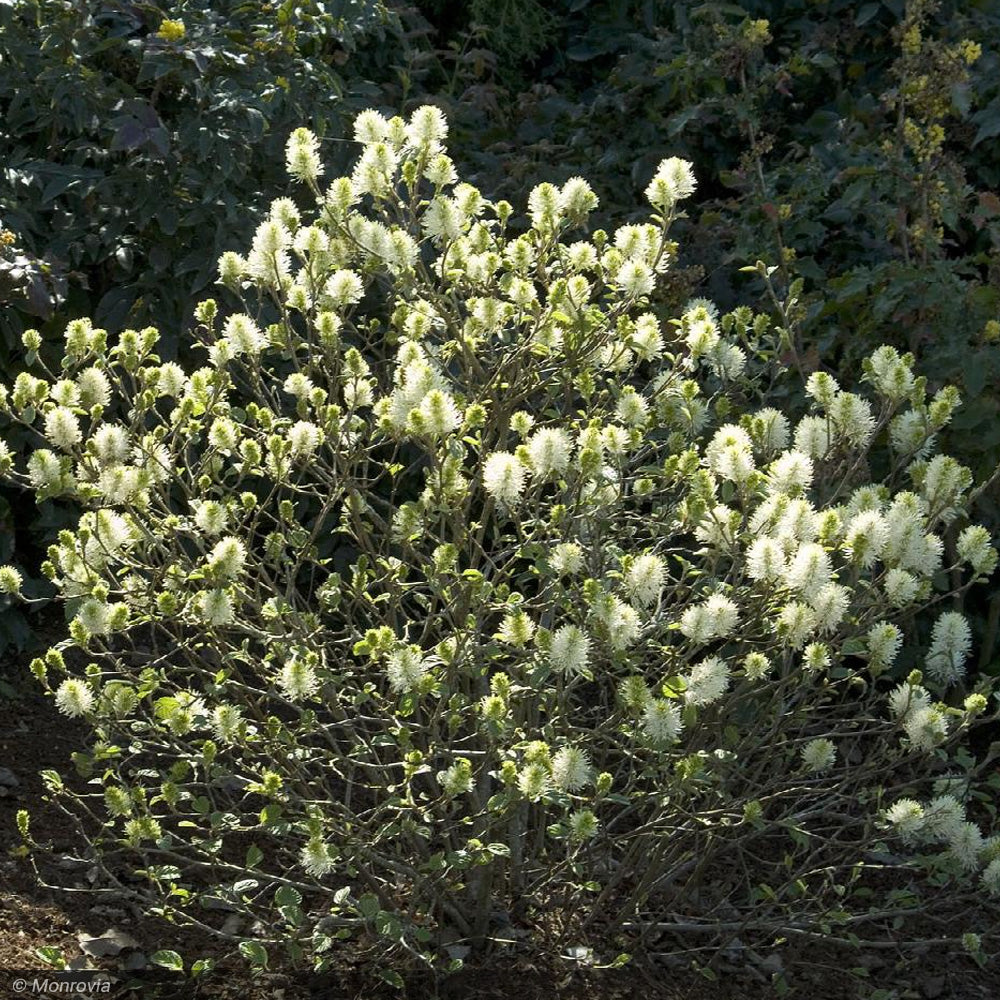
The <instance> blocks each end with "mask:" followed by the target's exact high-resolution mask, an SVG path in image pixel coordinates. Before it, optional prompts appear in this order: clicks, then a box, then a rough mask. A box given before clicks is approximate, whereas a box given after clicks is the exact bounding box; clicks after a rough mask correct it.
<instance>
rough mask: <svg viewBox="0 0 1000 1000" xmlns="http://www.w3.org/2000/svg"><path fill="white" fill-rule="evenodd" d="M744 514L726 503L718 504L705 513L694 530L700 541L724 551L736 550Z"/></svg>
mask: <svg viewBox="0 0 1000 1000" xmlns="http://www.w3.org/2000/svg"><path fill="white" fill-rule="evenodd" d="M742 521H743V515H742V514H741V513H740V512H739V511H734V510H733V509H732V508H731V507H727V506H726V505H725V504H723V503H720V504H716V505H715V506H714V507H712V508H711V509H710V510H708V511H707V512H706V513H705V516H704V517H703V518H702V519H701V521H699V522H698V526H697V527H696V528H695V530H694V535H695V538H697V539H698V541H699V542H704V543H705V544H706V545H711V546H713V547H715V548H717V549H721V550H722V551H723V552H734V551H735V550H736V543H737V539H738V538H739V535H740V527H741V525H742Z"/></svg>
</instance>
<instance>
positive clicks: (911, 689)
mask: <svg viewBox="0 0 1000 1000" xmlns="http://www.w3.org/2000/svg"><path fill="white" fill-rule="evenodd" d="M930 704H931V696H930V695H929V694H928V693H927V691H926V689H925V688H923V687H921V686H920V685H919V684H911V683H910V682H909V681H903V683H902V684H899V685H898V686H897V687H895V688H893V689H892V691H890V692H889V711H890V712H891V713H892V717H893V718H894V719H899V720H900V721H904V720H905V719H906V718H907V717H908V716H909V715H910V714H911V713H912V712H916V711H919V710H920V709H922V708H928V707H929V706H930Z"/></svg>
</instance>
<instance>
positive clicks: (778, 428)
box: [752, 406, 812, 481]
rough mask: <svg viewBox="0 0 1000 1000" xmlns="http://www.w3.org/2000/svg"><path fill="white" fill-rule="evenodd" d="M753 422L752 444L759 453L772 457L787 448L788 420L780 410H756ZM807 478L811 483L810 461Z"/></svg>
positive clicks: (767, 408) (769, 408)
mask: <svg viewBox="0 0 1000 1000" xmlns="http://www.w3.org/2000/svg"><path fill="white" fill-rule="evenodd" d="M753 420H754V429H753V432H752V433H753V439H754V443H755V444H756V445H757V447H758V448H759V449H760V450H761V451H763V452H766V453H767V454H770V455H774V454H776V453H777V452H779V451H784V450H785V449H786V448H787V447H788V435H789V426H788V418H787V417H786V416H785V415H784V414H783V413H782V412H781V411H780V410H776V409H774V408H773V407H770V406H768V407H766V408H765V409H763V410H758V411H757V412H756V413H755V414H754V415H753ZM790 454H801V452H791V453H790ZM807 457H808V456H807ZM809 478H810V481H811V480H812V462H811V461H810V463H809Z"/></svg>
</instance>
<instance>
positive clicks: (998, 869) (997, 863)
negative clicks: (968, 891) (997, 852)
mask: <svg viewBox="0 0 1000 1000" xmlns="http://www.w3.org/2000/svg"><path fill="white" fill-rule="evenodd" d="M983 888H984V889H985V890H986V891H987V892H988V893H989V894H990V895H991V896H998V895H1000V858H994V859H993V860H992V861H991V862H990V863H989V864H988V865H987V866H986V868H985V869H984V871H983Z"/></svg>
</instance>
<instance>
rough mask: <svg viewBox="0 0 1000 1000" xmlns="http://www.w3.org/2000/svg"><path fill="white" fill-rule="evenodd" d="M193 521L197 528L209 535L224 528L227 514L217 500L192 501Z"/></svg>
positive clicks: (216, 533)
mask: <svg viewBox="0 0 1000 1000" xmlns="http://www.w3.org/2000/svg"><path fill="white" fill-rule="evenodd" d="M193 504H194V523H195V525H196V526H197V528H198V530H199V531H201V532H203V533H204V534H206V535H208V536H209V537H211V536H212V535H219V534H221V533H222V532H223V531H225V530H226V527H227V525H228V524H229V514H228V512H227V510H226V508H225V507H224V506H223V505H222V504H221V503H219V502H218V500H202V501H193Z"/></svg>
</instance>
